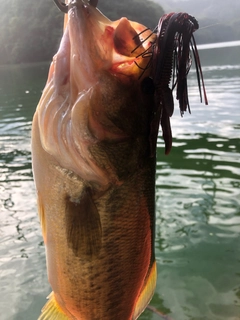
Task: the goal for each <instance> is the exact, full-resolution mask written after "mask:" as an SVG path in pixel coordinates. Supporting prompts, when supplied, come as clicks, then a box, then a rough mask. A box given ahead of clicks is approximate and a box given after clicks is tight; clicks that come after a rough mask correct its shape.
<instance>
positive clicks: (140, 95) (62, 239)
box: [31, 0, 194, 320]
mask: <svg viewBox="0 0 240 320" xmlns="http://www.w3.org/2000/svg"><path fill="white" fill-rule="evenodd" d="M54 1H55V3H56V4H57V5H58V7H59V8H60V10H61V11H63V12H64V14H65V23H64V33H63V36H62V40H61V43H60V47H59V50H58V52H57V53H56V54H55V56H54V57H53V61H52V63H51V65H50V69H49V74H48V79H47V83H46V86H45V88H44V90H43V93H42V96H41V98H40V101H39V103H38V106H37V109H36V111H35V114H34V117H33V123H32V143H31V144H32V167H33V175H34V181H35V186H36V194H37V205H38V214H39V219H40V223H41V228H42V235H43V239H44V244H45V250H46V261H47V273H48V280H49V283H50V285H51V288H52V293H51V294H50V295H49V300H48V302H47V303H46V305H45V306H44V307H43V309H42V313H41V315H40V316H39V320H47V319H51V320H52V319H58V320H64V319H65V320H67V319H70V320H71V319H75V320H80V319H81V320H99V319H104V320H113V319H119V320H135V319H137V318H138V317H139V316H140V314H141V313H142V312H143V311H144V310H145V308H146V307H147V305H148V304H149V302H150V300H151V298H152V296H153V294H154V291H155V287H156V281H157V269H156V260H155V252H154V241H155V172H156V139H157V137H156V132H157V131H158V126H159V123H161V125H162V127H163V131H164V128H165V127H164V121H166V123H167V126H170V124H169V121H168V119H167V118H166V117H165V118H163V119H161V116H162V114H163V111H162V110H163V109H164V108H165V109H166V108H167V106H166V105H165V104H164V103H163V99H164V97H165V96H164V95H162V91H161V90H160V91H159V90H158V89H159V87H160V86H161V84H162V82H161V81H162V80H161V79H162V77H161V72H162V69H161V67H158V66H157V63H158V62H159V61H160V62H161V61H162V60H161V59H162V58H161V55H160V54H159V50H158V46H159V43H161V41H160V40H162V39H165V38H166V37H169V34H171V28H170V32H169V33H167V32H165V29H162V28H159V29H158V33H156V32H154V31H152V30H150V29H148V28H147V27H145V26H144V25H142V24H140V23H137V22H134V21H130V20H128V19H127V18H125V17H123V18H121V19H119V20H117V21H111V20H109V19H108V18H107V17H106V16H104V15H103V14H102V13H101V12H100V11H99V10H98V9H97V7H96V6H97V1H84V0H72V1H69V2H67V3H63V2H61V1H58V0H54ZM168 20H169V19H166V21H168ZM188 20H189V19H188ZM174 28H175V25H174ZM193 31H194V29H193V30H192V31H191V32H193ZM184 32H185V31H184ZM174 39H175V37H174V38H171V44H173V42H174ZM187 46H189V43H187ZM184 47H185V45H184ZM173 54H174V46H172V47H171V49H170V50H169V53H168V55H169V56H170V57H173ZM171 59H172V58H170V60H171ZM172 68H173V66H172V64H171V65H170V67H169V68H168V69H167V70H166V73H167V77H166V78H167V79H168V78H169V77H170V76H169V75H171V74H172ZM164 70H165V69H164ZM168 82H169V80H167V84H168ZM179 84H180V85H181V79H179ZM166 91H168V90H166ZM164 92H165V91H164ZM171 93H172V92H171ZM164 94H165V93H164ZM167 94H168V93H167ZM171 108H173V106H171ZM168 116H171V114H169V113H168ZM164 119H165V120H164ZM166 119H167V120H166ZM165 131H166V130H165ZM166 132H167V134H165V136H166V135H168V134H169V131H166ZM165 140H166V139H165ZM165 142H166V141H165ZM166 143H167V142H166ZM167 149H169V146H167Z"/></svg>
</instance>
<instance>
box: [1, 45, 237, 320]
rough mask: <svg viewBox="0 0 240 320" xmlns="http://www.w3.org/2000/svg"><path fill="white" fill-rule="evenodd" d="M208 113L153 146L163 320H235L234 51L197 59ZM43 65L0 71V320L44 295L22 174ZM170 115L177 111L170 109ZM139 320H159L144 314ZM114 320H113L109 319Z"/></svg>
mask: <svg viewBox="0 0 240 320" xmlns="http://www.w3.org/2000/svg"><path fill="white" fill-rule="evenodd" d="M200 55H201V60H202V65H203V72H204V77H205V84H206V88H207V93H208V99H209V105H208V106H205V105H204V104H201V103H200V102H199V96H198V88H197V83H196V80H195V74H194V72H191V73H190V77H189V95H190V103H191V111H192V114H191V115H189V114H185V115H184V117H183V118H181V117H180V114H179V111H178V110H176V112H175V114H174V116H173V118H172V128H173V136H174V140H173V149H172V152H171V154H170V155H169V156H165V155H164V151H163V143H162V140H161V139H159V142H158V159H157V177H156V204H157V220H156V257H157V265H158V282H157V289H156V293H155V295H154V298H153V300H152V302H151V305H152V306H154V307H155V308H157V309H158V310H159V311H160V312H161V313H162V314H164V315H166V317H164V319H171V320H237V319H238V320H239V319H240V46H236V47H233V48H231V47H226V48H215V49H209V50H201V51H200ZM47 72H48V66H47V65H46V64H39V65H28V66H6V67H0V219H1V220H0V288H1V294H0V320H36V319H37V317H38V315H39V314H40V310H41V307H42V306H43V305H44V303H45V301H46V300H45V298H46V296H47V295H48V294H49V293H50V287H49V285H48V282H47V275H46V267H45V252H44V246H43V241H42V237H41V230H40V225H39V221H38V217H37V210H36V197H35V190H34V183H33V179H32V170H31V152H30V130H31V120H32V116H33V113H34V110H35V108H36V105H37V102H38V100H39V97H40V95H41V90H42V88H43V87H44V84H45V80H46V77H47ZM176 109H177V108H176ZM140 319H141V320H150V319H151V320H157V319H158V320H159V319H163V317H160V316H158V315H156V314H154V313H152V312H151V311H149V310H146V311H145V312H144V314H143V315H142V316H141V317H140ZM113 320H115V319H113Z"/></svg>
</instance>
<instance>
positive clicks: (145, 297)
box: [133, 261, 157, 320]
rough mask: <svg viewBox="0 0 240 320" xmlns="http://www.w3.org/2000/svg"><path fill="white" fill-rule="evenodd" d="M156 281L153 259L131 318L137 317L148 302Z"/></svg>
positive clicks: (155, 268)
mask: <svg viewBox="0 0 240 320" xmlns="http://www.w3.org/2000/svg"><path fill="white" fill-rule="evenodd" d="M156 282H157V266H156V261H154V263H153V265H152V267H151V269H150V271H149V273H148V276H147V279H146V281H145V284H144V286H143V288H142V291H141V293H140V295H139V297H138V300H137V303H136V306H135V310H134V314H133V320H135V319H137V318H138V317H139V316H140V314H141V313H142V312H143V311H144V310H145V308H146V307H147V305H148V304H149V302H150V300H151V299H152V296H153V294H154V291H155V287H156Z"/></svg>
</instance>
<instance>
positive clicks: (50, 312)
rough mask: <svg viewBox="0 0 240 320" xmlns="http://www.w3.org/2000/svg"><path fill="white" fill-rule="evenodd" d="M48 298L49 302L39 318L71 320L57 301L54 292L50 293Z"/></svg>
mask: <svg viewBox="0 0 240 320" xmlns="http://www.w3.org/2000/svg"><path fill="white" fill-rule="evenodd" d="M48 299H49V300H48V302H47V303H46V304H45V306H44V307H43V308H42V313H41V315H40V317H39V318H38V320H69V317H68V316H67V315H66V314H65V313H64V311H63V310H62V309H61V307H60V306H59V304H58V303H57V301H56V299H55V297H54V293H53V292H52V293H50V295H49V296H48Z"/></svg>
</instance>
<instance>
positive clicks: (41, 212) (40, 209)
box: [37, 193, 46, 243]
mask: <svg viewBox="0 0 240 320" xmlns="http://www.w3.org/2000/svg"><path fill="white" fill-rule="evenodd" d="M37 204H38V215H39V219H40V223H41V228H42V235H43V240H44V243H46V221H45V214H44V206H43V202H42V198H41V196H40V194H39V193H38V198H37Z"/></svg>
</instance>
